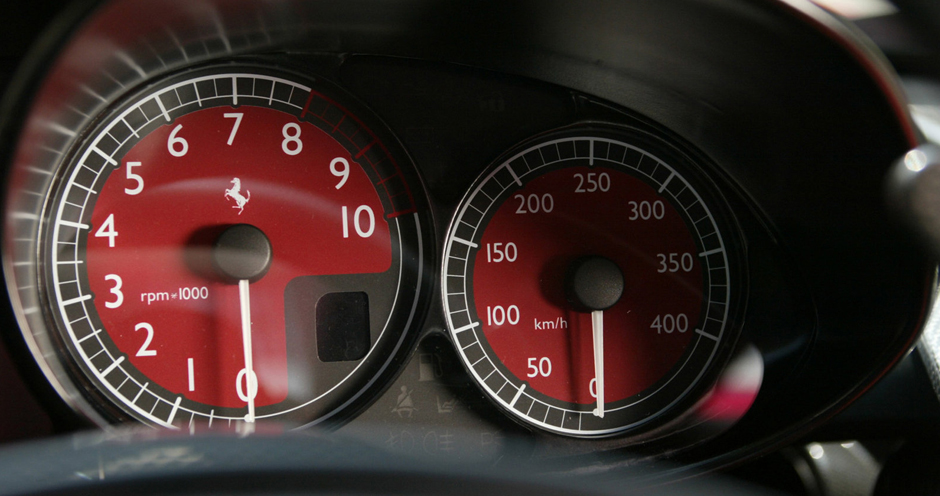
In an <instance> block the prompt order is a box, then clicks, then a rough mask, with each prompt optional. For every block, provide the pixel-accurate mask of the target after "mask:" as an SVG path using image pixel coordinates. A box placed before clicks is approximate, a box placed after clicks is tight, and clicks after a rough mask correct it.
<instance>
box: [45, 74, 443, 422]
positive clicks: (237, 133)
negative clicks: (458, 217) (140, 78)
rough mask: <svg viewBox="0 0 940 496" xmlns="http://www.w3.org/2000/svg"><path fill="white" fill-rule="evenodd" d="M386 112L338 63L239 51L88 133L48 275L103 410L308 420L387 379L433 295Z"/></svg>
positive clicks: (59, 324)
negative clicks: (328, 77) (344, 79)
mask: <svg viewBox="0 0 940 496" xmlns="http://www.w3.org/2000/svg"><path fill="white" fill-rule="evenodd" d="M340 102H342V103H340ZM354 107H355V108H357V110H356V111H355V112H354V111H352V110H350V109H351V108H354ZM367 122H371V123H373V124H371V125H370V124H367ZM377 122H378V119H377V118H376V117H375V116H372V115H370V114H369V113H368V112H367V111H365V110H364V109H362V108H361V107H359V106H356V105H355V104H354V102H352V101H351V98H350V97H348V96H346V95H344V94H343V93H342V92H341V91H340V90H338V89H336V88H334V87H332V86H331V85H329V84H327V83H325V82H323V81H319V80H315V79H310V78H305V77H301V76H298V75H295V74H293V73H290V72H284V71H279V70H271V69H265V68H259V67H252V66H245V67H240V66H234V65H228V66H217V67H210V68H206V69H201V70H195V71H189V72H186V73H183V74H180V75H177V76H175V77H171V78H168V79H166V80H164V81H161V82H159V83H158V84H156V85H153V86H151V87H148V88H146V89H144V90H143V91H141V92H139V93H138V94H136V95H134V96H132V97H130V98H128V99H127V100H126V101H125V102H124V103H123V104H121V105H120V106H119V107H117V108H116V109H114V110H113V112H111V113H110V114H108V115H107V116H105V117H104V118H103V119H102V120H101V123H100V124H99V125H98V126H97V127H96V128H94V129H93V130H92V131H91V132H90V133H88V134H87V137H86V138H85V139H84V140H83V141H82V142H81V143H80V144H79V146H78V148H77V151H76V152H75V153H74V156H73V158H72V159H71V160H70V161H69V162H68V163H67V165H66V166H65V167H64V168H63V169H62V171H61V176H60V179H59V182H58V184H57V186H55V190H54V191H53V193H52V195H51V196H50V201H49V202H48V205H47V212H48V213H47V219H48V220H47V222H46V226H45V229H44V231H43V233H42V235H43V245H42V246H43V247H44V249H45V254H44V257H45V258H44V259H45V261H46V263H45V267H46V271H45V278H44V280H43V282H44V284H45V289H46V295H47V297H48V300H49V302H50V305H49V306H50V308H51V311H50V317H51V319H52V320H54V322H55V329H56V330H57V331H58V335H59V338H60V342H61V346H62V348H63V354H64V356H65V358H66V360H68V361H70V363H71V364H72V368H73V370H74V371H75V374H76V375H77V376H78V377H79V378H80V380H81V381H84V382H86V383H87V384H88V385H89V386H88V389H89V390H90V391H91V393H90V394H91V395H93V396H94V398H95V400H96V401H97V402H98V403H99V404H100V405H101V406H102V408H103V409H106V410H108V411H109V412H110V413H111V414H112V416H113V417H114V418H115V419H122V418H126V417H128V416H129V417H132V418H135V419H138V420H141V421H144V422H147V423H150V424H154V425H166V426H172V425H178V424H187V423H188V424H192V423H193V422H196V421H202V422H208V423H210V424H211V423H213V422H226V423H231V422H232V421H237V422H242V421H246V422H254V421H255V420H257V419H268V418H271V419H283V420H287V421H290V422H293V423H296V424H306V423H310V422H315V421H320V420H324V419H326V418H330V417H332V416H333V415H334V414H336V413H338V412H340V411H343V410H344V409H346V408H349V407H351V406H353V405H356V404H361V403H362V402H363V401H365V397H364V396H363V393H364V392H365V391H367V390H369V389H370V388H374V387H376V386H377V385H381V384H382V381H381V380H379V379H380V378H381V377H384V376H385V375H387V374H388V373H389V372H391V370H392V369H393V368H390V367H389V365H390V364H391V363H392V362H393V361H395V360H400V359H401V358H402V356H403V354H404V353H407V351H408V348H409V343H410V341H409V336H412V335H413V333H412V332H410V331H411V330H413V329H414V328H415V326H416V323H417V320H419V314H418V309H419V302H420V301H421V300H422V298H423V297H425V296H426V295H427V292H426V291H427V290H426V288H425V287H424V283H423V282H422V281H423V280H424V279H425V275H424V274H423V270H424V269H423V267H424V257H425V256H426V248H425V246H424V245H425V243H426V239H427V232H426V227H425V224H426V221H425V220H424V219H425V218H424V216H425V215H426V214H425V212H426V208H424V207H423V206H422V205H423V201H422V195H423V192H422V190H421V188H420V183H419V182H418V181H417V180H416V178H415V175H414V171H413V170H412V169H411V168H410V166H409V163H408V161H407V157H406V156H405V155H404V153H402V151H401V150H400V149H399V148H398V147H397V146H396V144H395V141H394V139H393V138H389V137H387V135H384V134H382V135H380V134H379V133H378V132H377V131H376V130H381V127H380V126H375V123H377ZM422 291H424V293H422Z"/></svg>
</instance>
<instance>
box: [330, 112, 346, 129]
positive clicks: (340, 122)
mask: <svg viewBox="0 0 940 496" xmlns="http://www.w3.org/2000/svg"><path fill="white" fill-rule="evenodd" d="M344 120H346V114H343V116H342V117H340V118H339V122H337V123H336V125H335V126H333V132H334V133H335V132H336V130H337V129H339V126H340V125H341V124H342V123H343V121H344Z"/></svg>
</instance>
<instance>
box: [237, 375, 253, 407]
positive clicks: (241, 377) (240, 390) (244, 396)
mask: <svg viewBox="0 0 940 496" xmlns="http://www.w3.org/2000/svg"><path fill="white" fill-rule="evenodd" d="M245 377H249V379H248V394H245V387H244V386H243V385H242V384H243V383H244V382H245ZM235 391H236V392H237V393H238V398H239V399H240V400H242V401H248V400H250V399H254V398H255V397H256V396H258V376H257V375H256V374H255V371H254V370H252V371H251V374H250V375H249V374H248V371H247V370H246V369H241V370H240V371H239V372H238V376H237V377H236V378H235ZM249 395H250V396H249Z"/></svg>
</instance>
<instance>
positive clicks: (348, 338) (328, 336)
mask: <svg viewBox="0 0 940 496" xmlns="http://www.w3.org/2000/svg"><path fill="white" fill-rule="evenodd" d="M316 311H317V322H316V329H317V356H318V357H319V358H320V360H321V361H324V362H347V361H352V360H359V359H361V358H362V357H364V356H366V353H368V351H369V345H370V338H369V336H370V334H369V296H368V295H367V294H366V293H362V292H348V293H327V294H325V295H323V296H321V297H320V299H319V300H318V301H317V310H316Z"/></svg>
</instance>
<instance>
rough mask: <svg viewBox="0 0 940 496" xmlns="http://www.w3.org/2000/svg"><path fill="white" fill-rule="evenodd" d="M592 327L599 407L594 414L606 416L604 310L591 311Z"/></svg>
mask: <svg viewBox="0 0 940 496" xmlns="http://www.w3.org/2000/svg"><path fill="white" fill-rule="evenodd" d="M591 327H592V329H593V334H594V380H595V384H594V387H595V389H596V393H597V408H596V409H595V410H594V415H596V416H598V417H600V418H604V311H603V310H594V311H593V312H591Z"/></svg>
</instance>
